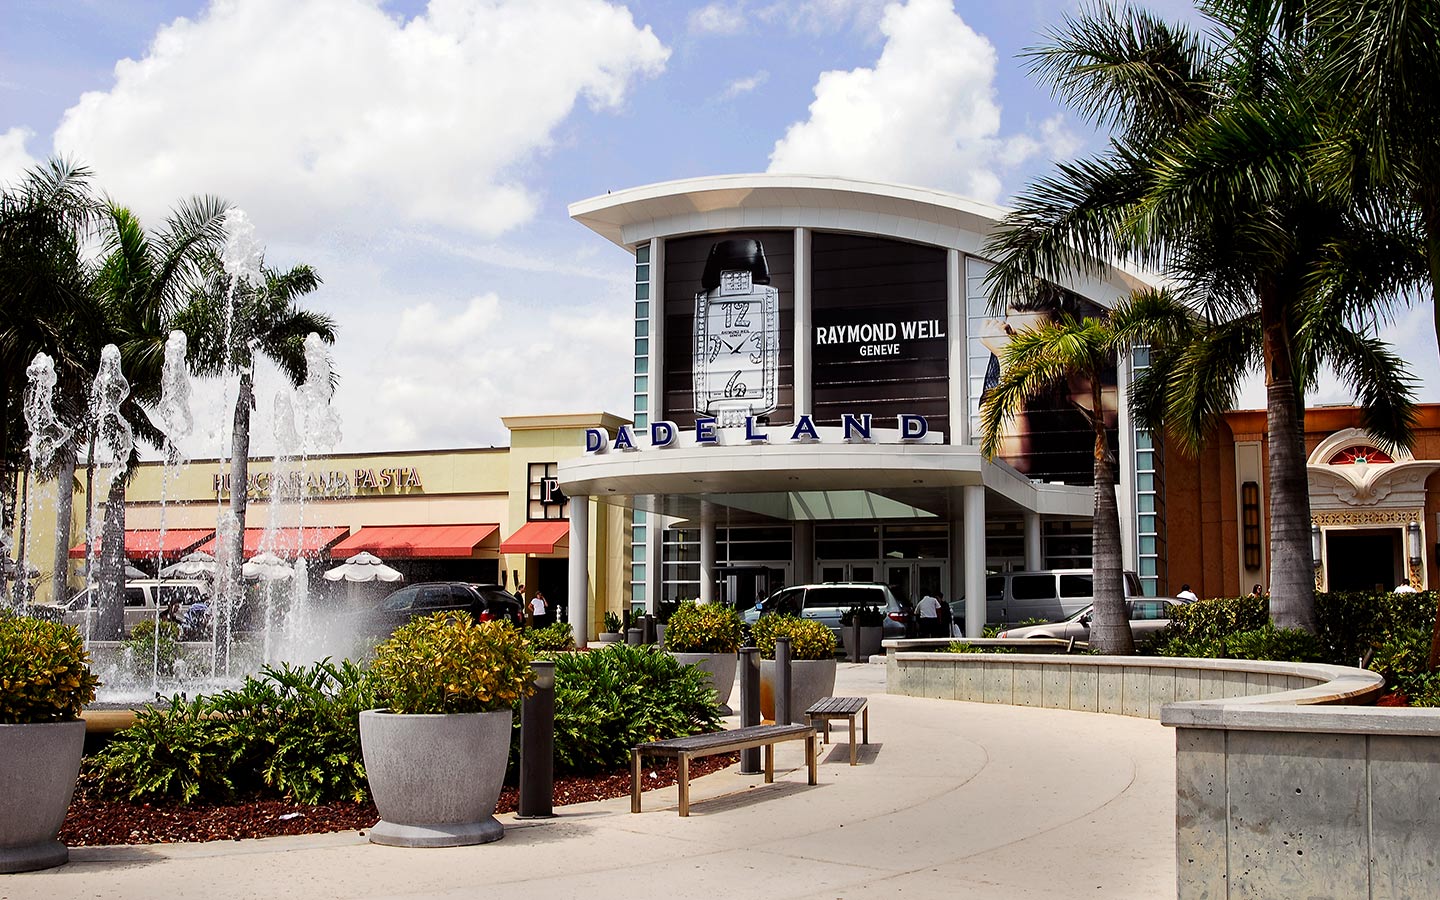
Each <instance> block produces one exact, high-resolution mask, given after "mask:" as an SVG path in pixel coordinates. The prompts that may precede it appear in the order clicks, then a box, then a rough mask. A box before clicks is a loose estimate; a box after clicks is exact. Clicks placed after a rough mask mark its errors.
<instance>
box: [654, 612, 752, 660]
mask: <svg viewBox="0 0 1440 900" xmlns="http://www.w3.org/2000/svg"><path fill="white" fill-rule="evenodd" d="M740 626H741V622H740V614H739V613H737V612H735V610H733V609H731V608H730V607H729V606H726V605H725V604H723V603H706V604H704V605H700V604H696V603H682V604H680V607H679V608H678V609H676V610H675V612H674V614H673V615H671V616H670V623H669V624H668V625H666V626H665V649H667V650H671V651H673V652H675V653H734V652H736V651H738V650H739V649H740Z"/></svg>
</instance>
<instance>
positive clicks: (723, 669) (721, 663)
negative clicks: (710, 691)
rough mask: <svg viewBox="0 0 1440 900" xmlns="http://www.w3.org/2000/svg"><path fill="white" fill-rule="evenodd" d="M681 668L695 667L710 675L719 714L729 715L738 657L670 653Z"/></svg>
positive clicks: (719, 654)
mask: <svg viewBox="0 0 1440 900" xmlns="http://www.w3.org/2000/svg"><path fill="white" fill-rule="evenodd" d="M670 655H671V656H673V657H675V659H676V660H678V661H679V662H680V664H681V665H682V666H695V667H696V668H699V669H703V670H705V671H706V672H708V673H709V674H710V684H711V685H712V686H713V687H714V688H715V702H717V703H719V704H720V707H721V712H722V713H723V714H724V715H727V716H728V715H730V713H731V712H732V710H731V709H730V691H731V689H732V688H734V687H735V666H736V664H737V663H738V662H739V657H737V656H736V655H735V654H734V653H671V654H670Z"/></svg>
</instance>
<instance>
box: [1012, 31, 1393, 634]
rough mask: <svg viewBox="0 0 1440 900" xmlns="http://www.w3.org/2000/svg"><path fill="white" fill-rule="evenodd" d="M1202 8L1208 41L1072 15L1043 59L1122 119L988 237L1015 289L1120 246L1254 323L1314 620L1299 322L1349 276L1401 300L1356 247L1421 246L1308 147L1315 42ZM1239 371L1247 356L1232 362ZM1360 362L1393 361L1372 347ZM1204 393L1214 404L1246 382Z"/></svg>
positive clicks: (1208, 312)
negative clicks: (1320, 164) (1353, 194)
mask: <svg viewBox="0 0 1440 900" xmlns="http://www.w3.org/2000/svg"><path fill="white" fill-rule="evenodd" d="M1202 9H1203V11H1204V12H1205V13H1206V14H1207V15H1208V17H1209V18H1210V19H1211V21H1212V23H1213V28H1212V29H1211V38H1210V39H1209V40H1201V39H1200V38H1198V37H1195V36H1194V35H1192V34H1190V33H1189V32H1188V31H1186V30H1185V29H1184V28H1180V27H1174V26H1167V25H1164V24H1163V23H1161V22H1159V21H1158V20H1156V19H1154V18H1153V17H1151V16H1149V15H1148V14H1145V13H1142V12H1138V11H1135V10H1132V9H1128V8H1127V9H1119V10H1117V9H1113V8H1109V7H1107V8H1101V9H1097V10H1094V11H1091V12H1088V13H1086V14H1084V15H1082V16H1081V17H1080V18H1078V19H1074V20H1067V21H1066V23H1065V25H1064V26H1063V27H1062V28H1061V29H1060V30H1059V31H1058V32H1056V33H1055V34H1054V35H1053V36H1052V37H1053V41H1054V43H1053V45H1052V46H1049V47H1045V48H1040V49H1037V50H1034V51H1031V59H1032V69H1033V70H1034V71H1035V72H1037V73H1038V74H1040V75H1041V76H1043V77H1045V78H1047V79H1048V80H1049V81H1050V82H1051V84H1052V87H1053V89H1054V91H1055V92H1056V93H1057V94H1059V95H1061V96H1062V97H1063V98H1065V99H1067V100H1068V101H1070V102H1071V103H1072V105H1074V106H1075V107H1076V108H1078V109H1079V110H1080V111H1082V112H1084V113H1086V114H1087V115H1089V116H1090V117H1091V118H1093V119H1094V120H1095V121H1096V122H1097V123H1099V124H1101V125H1113V126H1115V127H1116V128H1117V129H1118V131H1119V134H1118V135H1117V136H1116V137H1114V138H1113V139H1112V141H1111V145H1110V147H1109V149H1108V150H1107V151H1106V152H1105V153H1103V154H1101V155H1099V156H1096V157H1093V158H1091V159H1088V160H1084V161H1081V162H1077V163H1071V164H1067V165H1063V166H1061V167H1060V171H1059V174H1058V175H1056V176H1053V177H1050V178H1047V179H1042V180H1041V181H1039V182H1037V183H1036V184H1034V185H1032V186H1031V187H1029V188H1027V189H1026V191H1025V192H1024V193H1023V194H1022V195H1021V197H1020V200H1019V202H1018V203H1017V208H1016V211H1015V212H1014V213H1012V214H1011V215H1010V216H1008V217H1007V218H1006V220H1005V222H1004V223H1003V225H1002V227H1001V229H1000V230H999V231H998V232H997V234H996V235H995V236H994V237H993V238H992V239H991V241H990V242H989V245H988V249H989V251H990V253H991V255H992V256H994V257H995V258H996V260H997V263H998V265H997V267H996V269H995V270H994V272H992V276H991V283H992V287H993V289H994V292H995V295H996V298H997V300H998V299H1000V298H1003V297H1006V296H1010V295H1013V294H1014V293H1015V292H1017V291H1022V290H1025V289H1027V286H1028V285H1029V284H1030V283H1031V280H1032V279H1034V278H1036V277H1039V278H1043V279H1046V280H1048V281H1052V282H1063V281H1064V280H1065V279H1068V278H1073V277H1075V276H1077V275H1079V276H1085V275H1092V274H1096V273H1098V272H1100V271H1102V270H1103V268H1104V266H1105V265H1106V264H1107V262H1108V261H1109V260H1112V259H1118V260H1124V261H1129V262H1131V263H1135V264H1140V265H1143V266H1147V267H1153V268H1158V269H1161V270H1163V271H1164V272H1166V274H1167V275H1168V276H1170V278H1171V279H1172V280H1173V284H1172V291H1173V293H1174V295H1175V296H1176V297H1177V298H1178V299H1179V300H1180V301H1181V302H1182V303H1184V304H1185V305H1187V306H1189V307H1190V308H1191V309H1193V310H1195V311H1196V312H1197V313H1198V314H1199V315H1200V317H1201V318H1202V319H1203V320H1204V321H1206V322H1208V323H1212V324H1214V325H1216V326H1219V325H1221V324H1222V323H1237V322H1241V321H1245V322H1249V323H1250V330H1248V331H1245V330H1244V329H1241V331H1242V333H1243V334H1248V335H1250V336H1251V338H1252V340H1250V342H1249V343H1245V344H1243V345H1242V346H1243V348H1244V349H1248V350H1249V352H1250V353H1252V354H1258V359H1259V360H1260V361H1261V362H1262V363H1263V366H1264V373H1265V385H1266V412H1267V431H1268V453H1269V471H1268V480H1269V487H1270V516H1269V521H1270V575H1271V617H1272V619H1273V620H1274V621H1275V623H1276V624H1277V625H1279V626H1282V627H1302V628H1307V629H1310V630H1313V629H1314V627H1315V617H1314V581H1313V561H1312V555H1311V547H1310V513H1309V509H1310V504H1309V490H1308V480H1307V476H1306V470H1305V452H1304V442H1303V433H1304V432H1303V414H1304V393H1303V392H1304V387H1305V386H1306V384H1307V383H1309V382H1310V381H1311V379H1313V369H1311V368H1310V365H1311V363H1312V362H1313V360H1312V359H1307V358H1306V357H1305V353H1306V352H1307V351H1305V350H1304V348H1303V347H1302V345H1301V343H1300V337H1299V336H1300V335H1301V332H1302V330H1303V327H1304V326H1305V324H1306V319H1305V316H1306V315H1307V312H1308V311H1311V310H1316V309H1324V308H1327V307H1326V298H1327V297H1330V296H1331V295H1332V294H1333V293H1334V292H1335V291H1336V290H1337V285H1340V284H1342V283H1343V284H1344V285H1345V287H1346V289H1356V290H1361V291H1362V292H1361V293H1352V294H1350V295H1349V296H1347V297H1345V298H1344V299H1345V301H1346V302H1347V303H1349V304H1350V309H1352V310H1365V309H1373V308H1375V305H1377V304H1384V303H1386V302H1392V301H1393V300H1394V296H1395V295H1394V293H1393V292H1392V291H1391V289H1392V288H1393V287H1394V285H1395V280H1394V279H1388V278H1373V279H1372V278H1363V277H1355V278H1348V277H1346V276H1344V275H1343V274H1341V273H1342V272H1343V271H1344V269H1343V266H1342V265H1341V263H1342V261H1344V262H1355V261H1357V260H1363V259H1364V258H1365V253H1364V252H1363V251H1366V250H1368V251H1370V252H1373V253H1374V254H1376V255H1377V256H1379V255H1382V254H1384V255H1385V256H1384V261H1383V262H1382V263H1377V265H1379V266H1380V268H1382V269H1383V270H1384V271H1386V272H1399V273H1404V272H1406V271H1408V267H1407V263H1406V261H1405V260H1407V259H1410V258H1411V255H1410V254H1409V246H1410V245H1409V242H1408V241H1407V240H1406V237H1405V235H1404V234H1403V233H1399V234H1397V233H1396V232H1395V230H1394V229H1395V226H1396V225H1397V223H1396V222H1395V221H1392V219H1393V217H1387V216H1386V215H1385V213H1384V211H1383V210H1381V209H1379V208H1377V207H1374V206H1373V205H1364V204H1358V203H1354V202H1351V201H1350V200H1349V199H1348V198H1338V197H1336V196H1335V195H1334V194H1333V193H1331V192H1326V191H1323V190H1321V189H1320V187H1319V186H1318V185H1317V184H1316V183H1315V182H1314V180H1313V179H1312V178H1311V176H1310V171H1309V169H1308V161H1309V160H1308V154H1309V153H1310V152H1311V149H1312V148H1313V146H1314V145H1315V143H1316V141H1317V138H1318V136H1319V133H1320V130H1319V129H1320V126H1321V122H1322V118H1323V115H1322V113H1323V110H1320V109H1318V108H1317V106H1316V104H1315V102H1314V99H1315V98H1314V97H1313V96H1312V95H1310V94H1308V93H1306V90H1305V88H1306V86H1307V85H1308V83H1309V75H1310V72H1309V66H1310V64H1311V63H1312V62H1313V54H1312V53H1311V52H1310V48H1309V47H1308V46H1307V45H1305V44H1304V43H1303V42H1302V41H1300V40H1299V39H1285V38H1284V36H1283V35H1280V34H1278V33H1277V29H1276V28H1275V27H1274V24H1273V22H1271V21H1270V20H1268V19H1265V18H1264V17H1258V18H1256V17H1251V16H1250V15H1249V13H1250V10H1249V9H1248V7H1246V5H1245V4H1243V3H1238V4H1237V3H1226V2H1212V3H1208V4H1203V5H1202ZM1297 34H1299V32H1297ZM1395 257H1398V258H1395ZM1402 280H1403V279H1402ZM1351 335H1352V336H1354V334H1353V330H1352V331H1351ZM1232 337H1233V335H1232ZM1317 346H1318V345H1317ZM1339 347H1340V345H1339V344H1337V345H1336V348H1337V349H1335V351H1334V352H1336V353H1340V352H1343V351H1342V349H1338V348H1339ZM1350 347H1351V348H1352V349H1354V348H1356V347H1357V345H1356V344H1355V342H1354V341H1353V340H1352V341H1351V342H1350ZM1183 349H1184V348H1183V347H1176V348H1174V352H1175V353H1180V352H1182V350H1183ZM1362 349H1363V348H1362ZM1371 349H1373V348H1371ZM1312 355H1313V353H1312ZM1249 358H1250V359H1252V360H1254V359H1256V358H1257V356H1255V355H1252V356H1250V357H1249ZM1373 361H1374V360H1373V358H1372V362H1373ZM1196 371H1199V370H1196ZM1211 371H1212V372H1213V371H1214V370H1211ZM1236 371H1244V369H1243V368H1241V369H1230V370H1225V371H1224V372H1221V373H1219V374H1220V375H1222V376H1225V375H1227V374H1233V373H1234V372H1236ZM1355 371H1356V372H1358V373H1362V374H1366V375H1367V376H1375V377H1380V376H1382V375H1384V374H1386V372H1385V371H1381V372H1377V371H1375V370H1374V369H1372V368H1369V367H1367V366H1366V365H1364V364H1362V363H1360V362H1359V361H1358V360H1357V361H1356V369H1355ZM1387 371H1388V374H1389V375H1390V376H1395V377H1399V376H1401V375H1403V372H1396V371H1395V370H1394V369H1393V368H1392V369H1389V370H1387ZM1402 380H1403V379H1402ZM1396 386H1397V385H1396V384H1395V383H1393V382H1392V383H1391V384H1390V388H1395V387H1396ZM1362 387H1365V388H1367V389H1368V388H1371V387H1374V388H1375V389H1376V390H1380V391H1382V392H1385V391H1386V390H1387V388H1384V387H1381V386H1379V385H1365V386H1362ZM1391 392H1392V393H1393V391H1391ZM1400 395H1401V396H1402V397H1403V396H1408V395H1405V392H1404V390H1400ZM1195 396H1196V397H1198V398H1199V400H1198V401H1197V402H1200V403H1202V404H1203V403H1204V402H1205V401H1207V400H1208V401H1215V400H1218V399H1220V398H1223V397H1226V396H1229V397H1231V398H1233V396H1234V393H1233V391H1231V392H1230V393H1229V394H1228V395H1226V394H1225V393H1223V392H1215V391H1208V390H1201V389H1197V393H1196V395H1195ZM1390 411H1392V412H1394V413H1397V414H1398V416H1399V419H1398V420H1396V421H1389V422H1380V421H1379V420H1378V419H1377V420H1376V421H1375V422H1374V423H1373V427H1374V428H1375V430H1377V432H1378V433H1379V435H1380V436H1381V437H1382V438H1384V439H1389V440H1393V441H1395V442H1397V443H1405V442H1408V440H1409V436H1410V425H1411V423H1410V419H1409V416H1410V415H1412V411H1411V409H1410V407H1409V406H1408V405H1406V404H1405V403H1400V404H1399V405H1394V406H1391V407H1390ZM1172 412H1173V411H1172ZM1170 418H1171V417H1170V416H1168V415H1167V417H1166V421H1167V422H1168V421H1170ZM1204 421H1206V418H1205V417H1204V416H1201V417H1198V418H1197V419H1196V422H1197V423H1203V422H1204Z"/></svg>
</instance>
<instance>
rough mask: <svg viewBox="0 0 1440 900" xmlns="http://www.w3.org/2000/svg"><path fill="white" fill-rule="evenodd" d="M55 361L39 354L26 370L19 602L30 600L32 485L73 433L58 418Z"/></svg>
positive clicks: (18, 579)
mask: <svg viewBox="0 0 1440 900" xmlns="http://www.w3.org/2000/svg"><path fill="white" fill-rule="evenodd" d="M57 380H58V379H57V377H56V375H55V361H54V360H53V359H51V358H50V357H49V356H48V355H46V354H44V353H37V354H35V359H34V360H33V361H32V362H31V363H30V365H29V366H28V367H27V368H26V369H25V402H24V412H25V425H26V427H27V428H28V429H29V431H30V438H29V440H28V441H27V442H26V445H25V449H26V452H27V453H28V454H29V456H30V472H29V477H27V478H26V479H25V488H26V494H27V496H26V498H25V500H24V503H23V507H24V512H23V519H24V521H23V523H22V524H21V526H20V534H21V535H22V536H23V538H22V546H21V547H20V552H19V555H18V557H17V558H16V561H15V575H16V578H17V583H18V584H20V585H23V586H24V589H23V590H22V591H19V592H17V593H16V595H15V599H16V600H17V601H18V600H20V599H21V598H22V597H28V596H29V593H30V591H29V583H30V578H29V576H30V573H29V571H28V570H29V568H30V538H31V534H32V531H33V529H32V527H31V522H32V521H33V519H34V508H33V504H32V503H31V502H30V499H29V496H28V494H29V488H30V482H31V480H32V479H33V478H35V477H40V476H42V475H44V474H45V473H46V472H47V470H48V469H49V468H50V464H51V462H52V461H53V460H54V458H55V454H56V452H58V451H59V450H60V448H61V447H63V446H64V445H65V442H66V441H68V440H70V434H71V430H70V429H69V428H66V427H65V426H64V425H63V424H62V423H61V422H60V420H59V418H58V417H57V416H56V415H55V384H56V381H57ZM5 560H6V564H7V565H8V564H9V560H10V552H9V547H8V545H7V547H6V549H5Z"/></svg>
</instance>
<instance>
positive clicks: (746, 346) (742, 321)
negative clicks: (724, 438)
mask: <svg viewBox="0 0 1440 900" xmlns="http://www.w3.org/2000/svg"><path fill="white" fill-rule="evenodd" d="M779 311H780V291H779V290H777V289H776V288H773V287H771V286H770V269H769V266H768V265H767V264H766V262H765V248H764V247H763V246H762V245H761V243H760V242H759V241H756V240H728V241H720V242H718V243H716V244H715V245H714V246H712V247H711V248H710V256H709V258H708V259H707V260H706V261H705V272H704V274H703V275H702V276H701V279H700V291H699V293H697V294H696V295H695V365H694V376H695V413H696V415H701V416H703V415H710V416H714V417H715V418H716V419H717V420H718V422H719V424H720V425H721V426H722V427H723V426H732V425H743V424H744V423H745V417H746V416H761V415H765V414H766V413H770V412H774V410H775V407H776V389H775V385H776V380H777V376H776V373H777V370H778V369H779V367H780V366H779V363H780V314H779Z"/></svg>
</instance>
